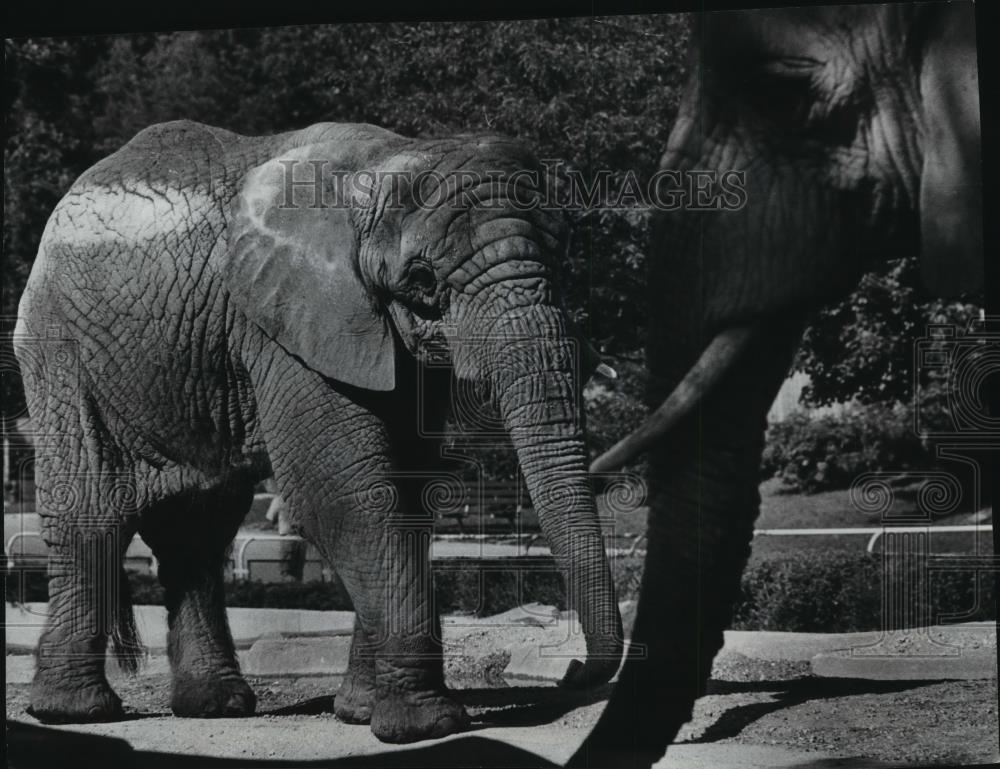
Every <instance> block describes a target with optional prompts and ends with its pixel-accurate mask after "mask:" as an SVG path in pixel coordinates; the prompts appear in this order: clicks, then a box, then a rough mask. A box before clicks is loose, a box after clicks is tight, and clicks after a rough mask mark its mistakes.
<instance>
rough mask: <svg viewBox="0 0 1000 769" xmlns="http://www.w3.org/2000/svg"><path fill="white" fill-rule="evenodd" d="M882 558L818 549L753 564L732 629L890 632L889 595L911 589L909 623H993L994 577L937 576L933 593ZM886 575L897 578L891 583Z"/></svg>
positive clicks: (932, 583)
mask: <svg viewBox="0 0 1000 769" xmlns="http://www.w3.org/2000/svg"><path fill="white" fill-rule="evenodd" d="M898 566H899V565H898V564H895V563H893V562H891V561H890V562H885V561H883V558H882V556H880V555H871V554H868V553H858V554H854V553H843V552H839V553H837V552H834V553H826V554H823V555H820V554H817V553H815V552H809V553H799V554H795V555H786V556H783V557H782V558H780V559H776V560H771V561H760V562H751V564H750V567H749V568H748V569H747V570H746V572H745V573H744V574H743V581H742V585H741V597H740V600H739V602H738V604H737V606H736V609H735V612H734V615H733V621H732V627H733V628H735V629H738V630H784V631H793V632H809V633H819V632H833V633H847V632H854V631H862V630H881V629H882V628H883V605H882V596H883V587H885V588H886V590H885V593H886V594H888V593H889V592H894V593H895V594H896V595H899V594H900V593H901V592H903V591H905V590H909V591H910V595H911V597H913V598H914V601H915V603H913V604H910V606H911V608H912V610H911V611H910V612H909V613H908V615H907V616H908V618H909V620H910V622H914V621H916V622H920V621H921V620H923V623H922V624H934V623H938V622H944V621H946V620H949V619H950V620H953V621H957V620H961V621H972V620H987V619H992V618H994V617H995V616H996V591H995V582H994V578H993V575H991V574H986V573H980V574H976V573H975V572H969V571H948V572H936V571H935V572H931V573H930V574H929V575H928V576H927V577H926V578H927V579H929V586H930V589H929V591H928V592H927V594H926V596H921V595H919V594H918V591H917V590H916V586H917V585H918V584H919V582H918V581H917V575H916V574H915V573H914V572H913V571H906V572H902V571H901V570H900V569H899V568H898ZM886 578H889V579H891V580H892V581H891V583H890V584H889V585H884V581H885V579H886Z"/></svg>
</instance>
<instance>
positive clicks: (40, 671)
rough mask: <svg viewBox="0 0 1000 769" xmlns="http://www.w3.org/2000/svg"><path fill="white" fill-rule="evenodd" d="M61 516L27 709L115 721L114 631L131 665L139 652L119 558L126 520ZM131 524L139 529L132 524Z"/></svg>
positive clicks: (52, 541)
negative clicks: (110, 670)
mask: <svg viewBox="0 0 1000 769" xmlns="http://www.w3.org/2000/svg"><path fill="white" fill-rule="evenodd" d="M84 523H85V524H86V523H90V524H92V525H80V521H73V523H72V525H70V524H69V523H68V522H66V521H56V522H54V523H53V524H52V525H51V526H49V528H48V531H47V534H46V539H47V541H48V545H49V548H50V555H49V558H50V562H49V618H48V620H47V623H46V626H45V630H44V631H43V633H42V637H41V640H40V643H39V646H38V653H37V659H36V670H35V676H34V679H33V681H32V687H31V698H30V705H29V707H28V713H29V714H30V715H33V716H34V717H35V718H37V719H38V720H39V721H42V722H43V723H81V722H96V721H114V720H118V719H120V718H121V717H122V715H123V709H122V702H121V699H120V698H119V697H118V695H117V694H116V693H115V692H114V690H113V689H112V688H111V686H110V684H109V683H108V680H107V677H106V674H105V659H106V656H107V647H108V639H109V637H110V638H111V639H112V640H113V643H114V646H115V652H116V654H117V656H118V658H119V661H120V662H121V663H122V667H123V668H125V669H126V670H131V671H132V672H134V671H135V669H136V668H137V665H138V662H137V660H138V656H139V653H140V652H141V649H140V647H139V642H138V636H137V633H136V631H135V622H134V618H133V616H132V608H131V604H130V601H129V596H128V582H127V580H126V578H125V575H124V571H123V569H122V558H123V555H124V551H125V549H126V548H127V546H128V540H130V539H131V537H132V531H129V529H128V526H127V525H118V524H114V523H111V522H107V523H105V522H101V521H99V520H90V521H85V522H84ZM133 531H134V530H133Z"/></svg>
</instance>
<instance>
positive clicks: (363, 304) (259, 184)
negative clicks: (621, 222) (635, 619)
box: [16, 122, 621, 742]
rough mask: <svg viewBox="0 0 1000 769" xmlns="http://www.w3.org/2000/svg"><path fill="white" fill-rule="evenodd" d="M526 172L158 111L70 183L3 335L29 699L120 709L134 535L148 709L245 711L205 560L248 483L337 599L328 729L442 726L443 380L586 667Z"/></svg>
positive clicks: (582, 596) (212, 566)
mask: <svg viewBox="0 0 1000 769" xmlns="http://www.w3.org/2000/svg"><path fill="white" fill-rule="evenodd" d="M538 170H539V168H538V165H537V162H536V161H535V160H534V158H533V157H532V156H531V154H530V153H529V152H527V151H526V150H525V149H524V148H522V147H521V146H520V145H519V144H517V143H515V142H513V141H511V140H508V139H504V138H502V137H497V136H463V137H458V138H454V139H443V140H433V141H432V140H412V139H408V138H404V137H401V136H398V135H396V134H393V133H390V132H389V131H385V130H382V129H380V128H376V127H373V126H367V125H340V124H332V123H326V124H319V125H314V126H312V127H310V128H307V129H304V130H301V131H295V132H292V133H286V134H282V135H277V136H271V137H245V136H240V135H237V134H234V133H231V132H229V131H225V130H221V129H217V128H211V127H208V126H205V125H200V124H196V123H191V122H175V123H167V124H163V125H157V126H153V127H151V128H149V129H147V130H145V131H143V132H142V133H140V134H139V135H138V136H136V137H135V138H134V139H133V140H132V141H130V142H129V143H128V144H127V145H126V146H125V147H123V148H122V149H121V150H119V151H118V152H116V153H115V154H113V155H111V156H110V157H108V158H107V159H105V160H104V161H102V162H100V163H98V164H97V165H96V166H94V167H93V168H91V169H90V170H89V171H87V172H86V173H85V174H84V175H83V176H82V177H81V178H80V179H79V180H78V181H77V182H76V183H75V184H74V185H73V188H72V189H71V191H70V192H69V193H68V194H67V195H66V197H65V198H64V199H63V200H62V201H61V202H60V204H59V205H58V207H57V208H56V210H55V212H54V213H53V214H52V216H51V218H50V220H49V222H48V225H47V227H46V230H45V233H44V236H43V238H42V243H41V247H40V250H39V254H38V258H37V260H36V262H35V264H34V267H33V269H32V273H31V277H30V280H29V282H28V287H27V290H26V292H25V294H24V297H23V299H22V301H21V306H20V312H19V325H18V330H17V333H16V336H17V339H16V347H17V354H18V357H19V360H20V361H21V366H22V369H23V376H24V380H25V388H26V391H27V396H28V406H29V411H30V414H31V417H32V419H33V423H34V426H35V429H36V433H37V435H36V448H37V452H38V453H37V459H36V478H37V484H38V493H39V512H40V514H41V515H42V518H43V525H44V532H45V538H46V541H47V542H48V544H49V548H50V552H51V553H52V558H53V560H52V568H51V570H50V582H49V594H50V603H49V620H48V624H47V626H46V629H45V631H44V633H43V636H42V639H41V642H40V646H39V653H38V668H37V672H36V674H35V678H34V683H33V687H32V693H31V705H30V712H32V713H33V714H34V715H35V716H36V717H38V718H39V719H41V720H43V721H50V722H58V721H97V720H107V719H115V718H118V717H120V716H121V714H122V705H121V701H120V699H119V698H118V696H117V695H116V694H115V692H114V691H113V690H112V689H111V687H110V686H109V685H108V682H107V679H106V677H105V672H104V665H105V656H106V649H107V645H108V640H109V638H110V640H111V641H112V642H113V643H114V645H115V649H116V653H117V655H118V656H119V657H120V658H121V659H122V660H123V661H124V662H125V663H126V664H127V665H128V664H132V665H134V657H135V654H136V651H137V649H136V644H135V638H134V636H135V634H134V626H133V625H132V620H131V617H132V614H131V609H130V607H129V606H128V601H127V596H125V591H124V590H123V588H124V587H126V586H127V583H126V582H124V580H122V579H121V577H120V575H121V573H122V572H121V559H122V555H123V551H124V548H125V547H126V545H127V543H128V541H129V540H130V539H131V537H132V536H133V535H134V533H136V532H138V533H139V534H140V535H141V536H142V538H143V539H144V540H145V541H146V542H147V543H148V544H149V545H150V547H151V548H152V550H153V553H154V554H155V555H156V557H157V559H158V560H159V564H160V567H159V576H160V580H161V582H162V583H163V585H164V588H165V592H166V603H167V608H168V616H169V639H168V653H169V658H170V664H171V668H172V672H173V683H172V695H171V707H172V709H173V711H174V713H176V714H177V715H181V716H240V715H246V714H249V713H251V712H252V711H253V709H254V705H255V696H254V694H253V692H252V691H251V690H250V688H249V687H248V685H247V684H246V682H245V681H244V680H243V678H242V677H241V675H240V671H239V667H238V664H237V661H236V658H235V656H234V651H233V641H232V638H231V636H230V632H229V629H228V626H227V622H226V616H225V607H224V596H223V564H224V561H225V553H226V548H227V546H228V544H229V543H230V541H231V540H232V539H233V536H234V534H235V533H236V531H237V528H238V526H239V525H240V521H241V520H242V518H243V516H244V514H245V513H246V511H247V510H248V508H249V505H250V502H251V498H252V490H253V485H254V483H255V482H256V481H258V480H260V479H262V478H265V477H267V476H268V475H270V474H272V473H273V475H274V477H275V479H276V480H277V484H278V486H279V490H280V492H281V494H282V495H283V496H284V498H285V499H286V500H287V502H288V504H289V508H290V511H291V516H292V518H293V521H294V522H295V525H296V526H297V528H298V529H299V530H300V531H301V533H302V534H303V535H304V536H305V537H306V538H307V539H308V540H310V541H312V542H313V543H315V545H316V546H317V547H318V549H319V550H320V552H321V553H322V554H323V555H324V556H325V557H326V558H328V559H329V560H330V562H332V563H333V564H334V565H335V567H336V569H337V571H338V573H339V575H340V577H341V579H342V580H343V582H344V584H345V586H346V587H347V590H348V592H349V593H350V596H351V599H352V601H353V602H354V606H355V609H356V612H357V620H356V628H355V635H354V642H353V650H352V656H351V662H350V667H349V670H348V673H347V677H346V680H345V682H344V684H343V687H342V688H341V690H340V692H339V694H338V696H337V701H336V713H337V715H338V716H339V717H340V718H342V719H344V720H347V721H351V722H359V723H360V722H370V723H371V729H372V731H373V732H374V734H375V735H376V736H377V737H379V738H380V739H382V740H385V741H391V742H405V741H412V740H417V739H422V738H426V737H436V736H441V735H444V734H447V733H450V732H454V731H456V730H458V729H460V728H462V727H463V725H464V724H465V723H466V715H465V713H464V711H463V709H462V707H461V706H460V705H459V704H457V703H456V702H455V700H453V699H452V698H451V697H450V696H449V693H448V691H447V689H446V688H445V685H444V679H443V669H442V659H441V645H440V629H439V623H438V620H437V617H436V613H435V612H434V609H433V600H432V598H433V596H432V591H431V582H430V576H429V573H428V546H429V526H430V523H429V518H428V515H427V514H428V504H425V503H426V493H427V485H428V481H430V480H433V479H434V478H436V477H437V478H440V467H441V452H440V450H439V445H438V443H439V436H440V435H441V433H442V425H443V422H444V418H445V415H446V410H447V408H448V405H449V397H450V396H449V393H450V392H451V388H450V383H451V382H452V381H453V380H452V378H453V376H454V377H455V378H456V381H457V382H458V383H459V384H461V383H471V385H467V386H471V387H472V388H473V389H474V390H475V391H476V392H477V393H478V394H480V395H482V394H483V393H486V395H487V396H488V397H489V398H490V399H491V400H492V402H493V403H494V404H495V406H496V409H497V411H498V414H499V418H500V420H501V422H502V426H503V427H502V429H503V430H504V431H505V432H506V433H507V434H508V435H509V436H510V439H511V440H512V442H513V445H514V447H515V449H516V451H517V454H518V457H519V460H520V463H521V467H522V470H523V473H524V476H525V479H526V481H527V487H528V490H529V492H530V494H531V496H532V499H533V502H534V505H535V507H536V509H537V511H538V514H539V518H540V520H541V523H542V528H543V531H544V533H545V535H546V537H547V538H548V540H549V542H550V543H551V546H552V550H553V553H554V554H555V557H556V559H557V560H558V562H559V564H560V565H561V566H562V567H563V568H564V569H565V573H566V574H567V575H568V577H567V579H568V584H567V587H568V593H569V596H570V603H571V606H572V608H574V609H575V610H576V611H577V612H578V613H579V616H580V619H581V622H582V624H583V626H584V628H585V629H586V632H587V650H588V659H587V661H586V663H583V664H580V663H578V664H576V665H573V666H571V669H570V672H569V673H568V674H567V680H566V683H567V684H571V685H573V684H575V685H582V684H594V683H599V682H603V681H606V680H608V679H609V678H610V677H611V675H612V674H613V673H614V672H615V670H616V669H617V667H618V665H619V662H620V656H621V620H620V617H619V615H618V609H617V605H616V602H615V600H614V590H613V585H612V582H611V576H610V571H609V568H608V564H607V561H606V558H605V554H604V549H603V544H602V540H601V532H600V526H599V522H598V519H597V514H596V508H595V504H594V497H593V492H592V490H591V487H590V480H589V476H588V474H587V464H586V461H587V456H586V452H585V447H584V442H583V429H584V428H583V422H582V415H581V409H580V406H579V391H580V388H581V378H582V376H583V374H581V367H580V365H579V363H580V357H581V356H580V355H579V352H580V350H581V349H584V345H583V344H582V343H581V340H579V338H578V336H577V335H575V333H574V332H573V331H572V329H571V328H569V327H568V325H567V318H566V315H565V314H564V312H563V310H562V309H561V305H560V303H559V298H558V295H557V292H556V286H555V285H554V270H555V268H556V262H557V260H558V259H559V258H560V257H561V256H562V254H563V252H564V248H565V231H564V229H563V225H562V223H561V220H560V219H559V218H558V216H557V215H556V214H554V213H552V212H550V211H545V210H541V208H539V207H538V206H537V205H534V204H537V202H538V201H539V200H541V199H542V198H543V197H544V195H543V189H542V187H543V183H544V179H543V178H541V177H539V176H537V175H535V174H536V172H538ZM442 355H444V359H443V365H442V359H441V356H442ZM449 356H450V357H449ZM431 359H433V360H434V361H435V362H434V365H430V364H429V361H430V360H431ZM113 596H117V598H115V599H112V597H113Z"/></svg>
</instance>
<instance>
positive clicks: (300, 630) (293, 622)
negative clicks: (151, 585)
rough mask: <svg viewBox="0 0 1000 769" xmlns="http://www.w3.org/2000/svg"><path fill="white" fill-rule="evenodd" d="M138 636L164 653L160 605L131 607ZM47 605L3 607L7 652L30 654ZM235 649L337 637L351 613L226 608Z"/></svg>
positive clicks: (350, 623)
mask: <svg viewBox="0 0 1000 769" xmlns="http://www.w3.org/2000/svg"><path fill="white" fill-rule="evenodd" d="M133 608H134V610H135V624H136V627H138V629H139V637H140V638H141V639H142V642H143V643H144V644H145V645H146V648H147V649H148V650H149V652H150V654H160V653H164V652H165V651H166V642H167V610H166V609H164V608H163V607H162V606H135V607H133ZM47 613H48V604H47V603H26V604H20V605H18V606H12V605H10V604H7V606H6V612H5V618H4V626H5V627H4V629H5V632H6V636H7V653H8V654H9V653H11V652H15V653H22V654H27V653H31V652H34V650H35V647H36V646H37V645H38V637H39V636H40V635H41V632H42V628H43V627H44V625H45V617H46V614H47ZM226 615H227V616H228V617H229V629H230V631H231V632H232V634H233V641H234V642H235V644H236V648H237V649H249V648H250V647H251V646H252V645H253V644H254V643H255V642H256V641H257V640H258V639H260V638H262V637H268V636H272V637H273V636H280V635H285V634H287V635H315V634H324V635H338V634H345V633H346V634H348V635H350V634H351V633H352V632H354V612H352V611H310V610H306V609H245V608H232V609H226Z"/></svg>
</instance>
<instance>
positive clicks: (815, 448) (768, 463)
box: [761, 403, 935, 493]
mask: <svg viewBox="0 0 1000 769" xmlns="http://www.w3.org/2000/svg"><path fill="white" fill-rule="evenodd" d="M934 464H935V459H934V454H933V449H932V447H931V446H929V445H928V444H927V443H926V442H924V441H922V440H921V439H920V438H919V437H918V436H917V435H916V434H915V433H914V431H913V415H912V411H911V410H910V408H909V407H907V406H904V405H902V404H895V405H889V404H885V403H873V404H869V405H853V406H850V407H848V408H846V409H845V410H844V411H843V413H842V414H840V415H838V416H832V415H826V416H819V417H813V416H810V415H809V414H807V413H805V412H797V413H795V414H792V415H791V416H790V417H789V418H787V419H785V420H782V421H781V422H776V423H774V424H772V425H770V427H768V431H767V440H766V445H765V448H764V454H763V457H762V460H761V471H762V473H763V475H764V477H771V476H777V477H778V478H780V479H781V481H782V482H783V483H784V485H785V486H788V487H789V488H791V489H795V490H798V491H804V492H806V493H813V492H816V491H824V490H828V489H845V488H848V487H849V486H850V485H851V482H852V481H853V480H854V479H855V478H856V477H857V476H858V475H859V474H861V473H863V472H867V471H871V470H892V471H897V470H898V471H900V472H904V471H907V470H920V469H927V468H930V467H933V466H934Z"/></svg>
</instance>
